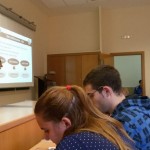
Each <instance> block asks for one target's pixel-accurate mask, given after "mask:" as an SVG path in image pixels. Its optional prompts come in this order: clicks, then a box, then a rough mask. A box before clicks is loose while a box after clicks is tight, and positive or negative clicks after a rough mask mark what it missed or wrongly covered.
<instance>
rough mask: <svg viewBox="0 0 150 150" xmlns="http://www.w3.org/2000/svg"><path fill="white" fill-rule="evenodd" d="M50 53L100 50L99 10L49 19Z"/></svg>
mask: <svg viewBox="0 0 150 150" xmlns="http://www.w3.org/2000/svg"><path fill="white" fill-rule="evenodd" d="M48 32H49V51H48V52H47V53H75V52H88V51H97V50H99V14H98V10H95V11H90V12H81V13H80V12H78V13H75V14H68V15H61V16H55V17H50V18H49V30H48Z"/></svg>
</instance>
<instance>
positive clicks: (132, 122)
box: [112, 99, 150, 150]
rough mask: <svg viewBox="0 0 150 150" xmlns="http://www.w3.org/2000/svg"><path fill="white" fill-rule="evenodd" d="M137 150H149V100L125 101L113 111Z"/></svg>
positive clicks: (113, 115)
mask: <svg viewBox="0 0 150 150" xmlns="http://www.w3.org/2000/svg"><path fill="white" fill-rule="evenodd" d="M112 117H113V118H115V119H117V120H119V121H120V122H121V123H122V124H123V126H124V128H125V130H126V131H127V133H128V134H129V136H130V137H131V138H132V139H133V140H134V141H135V144H136V147H137V148H138V149H139V150H150V99H125V100H123V101H122V102H121V103H120V104H119V105H118V106H117V107H116V109H115V110H114V112H113V114H112Z"/></svg>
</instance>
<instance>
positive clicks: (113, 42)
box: [101, 6, 150, 96]
mask: <svg viewBox="0 0 150 150" xmlns="http://www.w3.org/2000/svg"><path fill="white" fill-rule="evenodd" d="M101 14H102V16H101V20H102V35H101V36H102V50H103V52H109V53H110V52H121V51H123V52H132V51H144V52H145V84H146V95H148V96H150V78H149V75H150V69H149V64H150V42H149V40H150V29H149V27H150V19H149V18H150V6H145V7H131V8H122V9H102V11H101ZM123 35H131V38H130V39H121V36H123Z"/></svg>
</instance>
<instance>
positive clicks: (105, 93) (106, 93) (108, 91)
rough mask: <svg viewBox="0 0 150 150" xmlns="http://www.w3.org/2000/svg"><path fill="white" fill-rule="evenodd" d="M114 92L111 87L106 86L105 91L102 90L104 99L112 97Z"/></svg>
mask: <svg viewBox="0 0 150 150" xmlns="http://www.w3.org/2000/svg"><path fill="white" fill-rule="evenodd" d="M112 92H113V91H112V89H111V88H110V87H109V86H104V87H103V90H102V95H103V96H104V97H108V96H110V95H111V94H112Z"/></svg>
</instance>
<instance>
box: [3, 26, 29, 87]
mask: <svg viewBox="0 0 150 150" xmlns="http://www.w3.org/2000/svg"><path fill="white" fill-rule="evenodd" d="M31 45H32V40H31V39H30V38H28V37H25V36H22V35H20V34H17V33H15V32H12V31H10V30H7V29H5V28H2V27H0V60H1V62H2V67H1V68H0V84H2V85H3V86H4V87H9V86H10V87H11V86H12V85H14V86H16V85H15V83H32V46H31ZM11 83H12V85H11ZM19 86H20V85H19ZM0 87H1V86H0ZM16 87H17V86H16Z"/></svg>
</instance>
